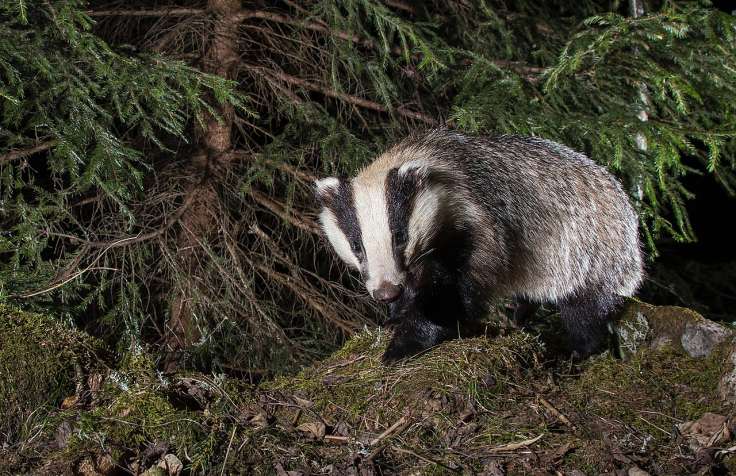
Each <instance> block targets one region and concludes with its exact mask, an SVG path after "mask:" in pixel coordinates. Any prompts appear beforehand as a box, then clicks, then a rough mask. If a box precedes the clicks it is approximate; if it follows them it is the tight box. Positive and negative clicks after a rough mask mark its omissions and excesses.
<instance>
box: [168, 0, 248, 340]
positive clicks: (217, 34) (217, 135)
mask: <svg viewBox="0 0 736 476" xmlns="http://www.w3.org/2000/svg"><path fill="white" fill-rule="evenodd" d="M240 9H241V7H240V1H239V0H210V1H209V2H208V3H207V12H208V13H209V15H210V17H211V18H212V29H211V31H212V35H211V37H210V40H209V42H208V49H207V52H206V55H205V58H204V61H203V65H202V69H203V71H205V72H206V73H210V74H216V75H219V76H222V77H224V78H230V77H231V76H232V75H231V72H232V69H233V66H234V65H235V64H236V62H237V61H238V54H237V38H238V26H239V20H238V12H239V11H240ZM233 116H234V111H233V108H232V106H230V105H220V106H218V109H217V116H214V115H212V114H207V116H206V117H205V118H204V121H203V122H204V127H203V128H202V129H200V130H199V131H197V138H198V145H199V152H198V153H195V154H193V155H192V159H191V166H192V168H193V169H194V171H195V173H196V174H197V175H198V176H200V177H201V180H200V181H199V183H197V184H194V185H192V186H191V188H190V190H189V191H188V193H189V194H191V195H193V197H194V198H193V201H192V204H191V206H190V207H189V209H188V211H187V213H186V215H185V216H184V217H183V218H182V220H181V232H180V235H179V239H178V250H177V256H178V259H179V260H180V263H181V270H182V273H186V274H187V278H185V279H184V280H183V283H180V285H179V287H178V288H177V289H174V290H173V293H172V294H173V296H172V299H171V303H170V308H169V320H168V323H167V326H166V335H165V340H166V344H167V346H168V348H169V350H171V351H177V350H181V349H183V348H186V347H187V346H189V345H191V344H193V343H194V342H196V341H197V339H198V338H199V337H200V336H199V334H198V330H197V328H196V323H195V322H194V316H193V309H192V298H193V288H192V283H193V280H191V279H188V277H190V276H194V275H196V273H197V266H198V265H197V261H198V260H197V259H196V254H197V250H198V249H200V248H201V246H202V244H203V243H206V242H207V239H208V238H209V237H210V236H212V235H213V234H216V233H217V227H218V220H217V213H218V210H219V200H218V196H217V191H216V189H215V187H214V184H213V183H212V182H211V180H210V179H209V177H210V171H211V170H212V169H213V168H218V169H221V168H222V167H227V166H228V165H229V163H230V162H231V158H232V154H231V150H232V139H231V132H232V125H233Z"/></svg>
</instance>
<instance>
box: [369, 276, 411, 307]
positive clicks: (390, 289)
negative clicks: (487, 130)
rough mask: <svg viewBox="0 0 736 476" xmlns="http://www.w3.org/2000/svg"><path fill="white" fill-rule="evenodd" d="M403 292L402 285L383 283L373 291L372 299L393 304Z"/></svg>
mask: <svg viewBox="0 0 736 476" xmlns="http://www.w3.org/2000/svg"><path fill="white" fill-rule="evenodd" d="M403 292H404V287H403V286H402V285H400V284H393V283H390V282H388V281H384V282H382V283H381V284H379V285H378V288H376V289H375V290H374V291H373V299H375V300H376V301H380V302H383V303H389V302H394V301H396V300H397V299H399V297H400V296H401V293H403Z"/></svg>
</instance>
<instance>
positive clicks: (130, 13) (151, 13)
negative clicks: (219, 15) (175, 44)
mask: <svg viewBox="0 0 736 476" xmlns="http://www.w3.org/2000/svg"><path fill="white" fill-rule="evenodd" d="M204 12H205V11H204V9H202V8H183V7H180V8H155V9H138V10H114V9H113V10H88V11H87V15H89V16H91V17H182V16H190V15H202V14H204Z"/></svg>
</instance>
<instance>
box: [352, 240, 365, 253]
mask: <svg viewBox="0 0 736 476" xmlns="http://www.w3.org/2000/svg"><path fill="white" fill-rule="evenodd" d="M350 249H351V250H352V251H353V253H355V256H360V255H361V254H363V247H362V246H360V241H358V240H350Z"/></svg>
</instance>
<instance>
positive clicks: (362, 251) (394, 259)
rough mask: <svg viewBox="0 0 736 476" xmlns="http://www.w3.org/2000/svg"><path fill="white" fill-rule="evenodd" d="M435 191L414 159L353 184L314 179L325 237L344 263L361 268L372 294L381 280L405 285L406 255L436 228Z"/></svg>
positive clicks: (368, 174)
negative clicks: (321, 208)
mask: <svg viewBox="0 0 736 476" xmlns="http://www.w3.org/2000/svg"><path fill="white" fill-rule="evenodd" d="M439 190H440V187H439V186H432V185H431V184H430V183H429V172H428V170H427V168H426V167H425V165H424V164H423V163H421V162H419V161H416V162H415V161H411V162H407V163H405V164H404V165H402V166H398V167H393V168H390V169H382V170H377V171H375V170H371V171H368V172H364V173H361V174H359V175H358V176H357V177H356V178H355V179H353V180H352V182H348V181H345V180H339V179H335V178H329V179H323V180H320V181H318V182H317V183H316V192H317V197H318V198H319V199H320V200H321V202H322V205H323V206H324V208H323V210H322V213H321V214H320V222H321V224H322V228H323V230H324V232H325V235H326V236H327V238H328V239H329V240H330V243H331V244H332V246H333V248H334V249H335V251H336V253H337V254H338V255H339V256H340V258H341V259H343V261H345V262H346V263H348V264H349V265H351V266H353V267H355V268H357V269H360V271H361V272H362V273H363V278H364V280H365V285H366V288H367V289H368V291H369V292H370V293H371V294H373V292H374V291H375V290H377V289H378V288H379V287H381V285H382V284H383V283H390V284H393V285H403V284H404V283H405V280H406V272H407V266H408V264H409V262H410V260H411V258H412V257H413V256H416V255H417V254H418V253H421V252H422V251H425V250H424V247H426V246H427V244H428V243H429V242H430V240H431V239H432V236H433V234H434V232H435V230H434V228H436V226H439V225H437V224H436V223H435V220H436V219H437V215H438V213H439V207H440V201H441V199H440V197H441V193H440V191H439Z"/></svg>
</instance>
